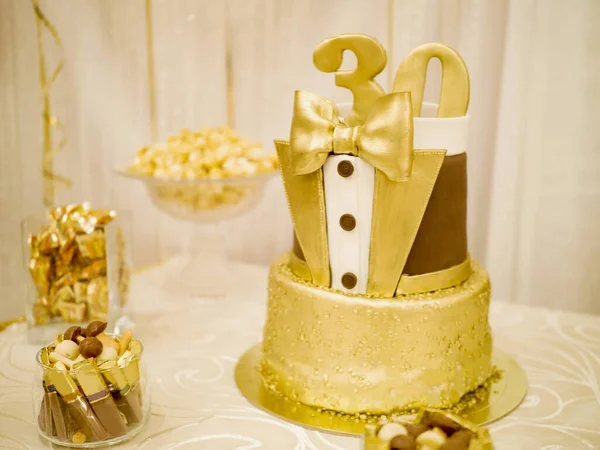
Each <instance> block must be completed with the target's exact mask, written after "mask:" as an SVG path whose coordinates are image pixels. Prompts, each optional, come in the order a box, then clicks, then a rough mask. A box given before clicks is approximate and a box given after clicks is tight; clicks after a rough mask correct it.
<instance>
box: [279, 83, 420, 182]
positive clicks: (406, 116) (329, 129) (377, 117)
mask: <svg viewBox="0 0 600 450" xmlns="http://www.w3.org/2000/svg"><path fill="white" fill-rule="evenodd" d="M290 150H291V163H292V171H293V173H294V175H306V174H309V173H312V172H315V171H317V170H319V169H320V168H321V167H322V166H323V164H325V160H326V159H327V156H328V155H329V154H330V153H334V154H337V155H354V156H358V157H360V158H362V159H363V160H365V161H366V162H368V163H369V164H371V165H372V166H373V167H375V168H376V169H378V170H380V171H381V172H383V173H384V174H385V176H386V177H387V178H389V179H390V180H392V181H406V180H408V179H409V178H410V173H411V170H412V160H413V117H412V105H411V100H410V93H409V92H394V93H392V94H388V95H384V96H381V97H379V98H378V99H377V100H376V101H375V102H374V103H373V107H372V108H371V110H370V111H369V114H368V115H367V118H366V119H365V121H364V123H363V124H362V125H358V126H353V127H351V126H348V125H347V124H346V123H344V122H343V120H342V119H340V118H339V111H338V109H337V107H336V106H335V105H334V104H333V103H332V102H331V101H329V100H327V99H325V98H322V97H320V96H318V95H316V94H313V93H311V92H306V91H296V95H295V98H294V116H293V118H292V129H291V134H290Z"/></svg>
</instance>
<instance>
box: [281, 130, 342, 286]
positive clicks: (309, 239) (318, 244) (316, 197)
mask: <svg viewBox="0 0 600 450" xmlns="http://www.w3.org/2000/svg"><path fill="white" fill-rule="evenodd" d="M275 148H276V150H277V157H278V158H279V167H280V170H281V176H282V178H283V184H284V187H285V192H286V196H287V200H288V205H289V208H290V213H291V216H292V222H293V223H294V230H296V236H297V238H298V242H299V243H300V247H302V252H303V253H304V259H305V260H306V264H307V265H308V270H309V271H310V275H311V277H312V283H313V284H316V285H318V286H324V287H329V286H330V285H331V272H330V270H329V247H328V246H327V219H326V217H325V193H324V191H323V170H322V169H319V170H316V171H314V172H311V173H307V174H306V175H294V173H293V171H292V162H291V155H290V145H289V142H285V141H275Z"/></svg>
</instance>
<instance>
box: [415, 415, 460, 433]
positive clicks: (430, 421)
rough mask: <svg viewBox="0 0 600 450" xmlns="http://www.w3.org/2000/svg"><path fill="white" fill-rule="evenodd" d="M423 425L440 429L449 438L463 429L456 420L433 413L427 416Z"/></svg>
mask: <svg viewBox="0 0 600 450" xmlns="http://www.w3.org/2000/svg"><path fill="white" fill-rule="evenodd" d="M423 424H424V425H427V426H430V427H432V428H439V429H441V430H442V431H443V432H444V433H446V434H447V435H448V436H451V435H452V433H454V432H455V431H458V430H460V429H461V428H462V427H461V426H460V425H459V424H457V423H456V422H455V421H454V420H452V419H450V418H448V417H446V416H445V415H443V414H441V413H433V414H430V415H428V416H426V417H425V420H424V421H423Z"/></svg>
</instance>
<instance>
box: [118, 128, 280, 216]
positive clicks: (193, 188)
mask: <svg viewBox="0 0 600 450" xmlns="http://www.w3.org/2000/svg"><path fill="white" fill-rule="evenodd" d="M276 171H277V158H276V156H275V154H265V152H264V150H263V149H262V147H261V145H260V144H258V143H256V142H252V141H249V140H247V139H244V138H242V137H240V136H239V135H238V134H237V132H235V131H234V130H232V129H231V128H228V127H225V126H221V127H216V128H201V129H200V130H198V131H190V130H189V129H187V128H184V129H182V130H181V132H180V133H179V134H177V135H174V136H169V137H168V138H167V141H166V142H164V143H159V144H153V145H149V146H145V147H142V148H141V149H139V150H138V151H137V154H136V157H135V160H134V162H133V164H131V165H130V166H129V167H128V168H127V170H126V171H122V172H121V173H122V174H123V175H125V176H130V177H134V178H137V179H141V180H143V181H145V182H146V188H147V189H148V192H149V194H150V198H151V199H152V201H153V202H154V204H155V205H156V206H158V207H159V208H160V209H161V210H162V211H164V212H166V213H167V214H169V215H171V216H174V217H177V218H181V219H185V220H194V221H212V220H215V219H217V220H218V219H220V218H226V217H233V216H236V215H239V214H241V213H242V212H244V211H247V210H248V209H250V208H251V207H252V206H254V205H255V204H256V203H257V202H258V200H259V199H260V194H262V191H263V188H264V184H265V182H266V181H267V180H268V179H269V178H270V177H271V176H272V175H274V174H275V173H276Z"/></svg>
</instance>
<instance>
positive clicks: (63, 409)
mask: <svg viewBox="0 0 600 450" xmlns="http://www.w3.org/2000/svg"><path fill="white" fill-rule="evenodd" d="M105 330H106V322H102V321H93V322H91V323H90V324H89V325H88V326H87V327H80V326H71V327H69V328H68V329H66V330H65V331H64V333H61V334H59V335H58V336H56V338H55V339H54V342H52V344H50V345H48V346H46V347H43V348H42V349H41V350H40V351H39V352H38V355H37V363H38V370H37V372H36V382H35V384H34V386H39V388H35V387H34V413H35V414H36V415H37V426H38V431H39V433H40V434H41V435H42V436H43V437H44V438H46V439H48V440H49V441H51V442H53V443H55V444H60V445H62V446H76V447H99V446H106V445H112V444H116V443H118V442H122V441H124V440H126V439H129V438H130V437H132V436H134V435H135V434H137V433H138V432H139V431H140V430H141V429H142V428H143V426H144V424H145V423H146V419H147V418H148V416H149V407H150V402H149V393H148V387H147V383H146V379H145V376H144V375H145V373H144V369H143V365H142V364H141V355H142V351H143V346H142V344H141V342H140V341H138V340H134V339H132V337H133V336H132V332H131V331H129V330H126V331H124V332H123V333H122V334H121V335H120V336H109V335H107V334H106V333H105Z"/></svg>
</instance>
